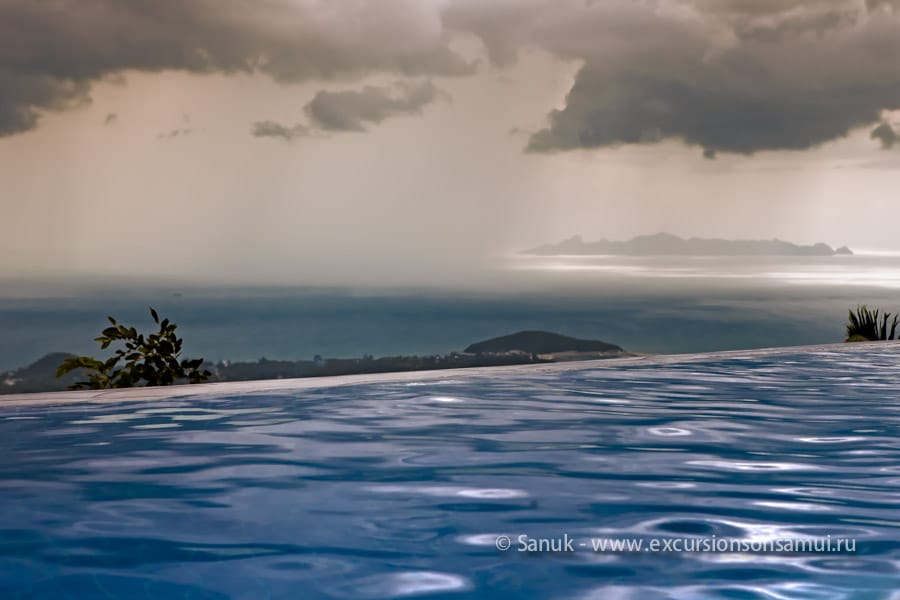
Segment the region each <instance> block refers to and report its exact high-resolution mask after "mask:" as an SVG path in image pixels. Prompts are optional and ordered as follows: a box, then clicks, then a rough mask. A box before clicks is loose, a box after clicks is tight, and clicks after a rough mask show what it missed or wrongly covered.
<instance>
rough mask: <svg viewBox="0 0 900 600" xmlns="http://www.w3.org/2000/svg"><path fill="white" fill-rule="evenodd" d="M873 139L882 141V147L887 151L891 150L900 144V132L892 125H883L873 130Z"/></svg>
mask: <svg viewBox="0 0 900 600" xmlns="http://www.w3.org/2000/svg"><path fill="white" fill-rule="evenodd" d="M871 138H872V139H873V140H878V141H880V142H881V147H882V148H884V149H885V150H890V149H891V148H893V147H894V145H895V144H897V143H900V132H898V131H897V130H896V129H894V128H893V127H892V126H891V124H890V123H882V124H880V125H879V126H878V127H876V128H875V129H873V130H872V133H871Z"/></svg>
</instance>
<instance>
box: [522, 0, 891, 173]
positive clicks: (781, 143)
mask: <svg viewBox="0 0 900 600" xmlns="http://www.w3.org/2000/svg"><path fill="white" fill-rule="evenodd" d="M710 4H714V3H713V2H712V0H709V1H707V2H699V1H698V2H697V3H696V4H695V8H696V7H697V6H699V5H710ZM715 4H716V6H717V8H718V9H719V11H720V13H718V14H717V13H715V12H713V13H711V14H710V13H701V12H699V11H692V10H690V7H689V6H688V5H683V7H682V8H683V9H684V10H683V11H676V10H674V9H673V8H672V7H673V5H672V4H669V5H668V8H666V9H663V8H662V7H663V5H662V4H659V5H658V6H657V8H656V9H654V10H649V9H646V8H641V9H636V8H634V6H637V5H632V8H631V9H627V8H622V9H620V10H618V11H615V12H614V13H613V14H606V15H604V14H603V11H604V10H607V11H608V10H609V6H610V5H609V4H606V5H604V9H602V10H599V11H585V12H584V14H582V16H581V20H582V23H583V27H584V29H583V30H582V31H583V33H584V34H585V37H581V36H580V35H579V34H578V33H577V32H578V29H577V28H573V27H572V26H571V25H569V24H567V26H566V27H565V28H558V27H551V28H548V29H545V30H543V31H541V32H540V37H541V38H542V39H543V40H544V45H545V47H548V48H551V49H554V50H555V51H556V52H558V53H560V54H563V55H567V56H571V57H576V58H580V59H581V60H582V61H583V66H582V68H581V69H580V70H579V72H578V74H577V76H576V79H575V82H574V84H573V86H572V88H571V90H570V91H569V94H568V96H567V98H566V102H565V106H564V107H563V108H562V109H560V110H555V111H553V112H551V113H550V115H549V117H548V120H549V124H548V126H547V127H546V128H545V129H543V130H541V131H539V132H537V133H535V134H534V135H533V136H532V138H531V139H530V141H529V144H528V150H530V151H532V152H551V151H559V150H569V149H576V148H597V147H615V146H618V145H622V144H641V143H653V142H656V141H659V140H663V139H677V140H682V141H684V142H685V143H687V144H693V145H698V146H700V147H702V148H703V149H705V150H706V151H707V155H710V153H716V152H731V153H739V154H752V153H754V152H758V151H763V150H803V149H807V148H811V147H814V146H817V145H819V144H822V143H824V142H828V141H831V140H835V139H838V138H841V137H843V136H845V135H847V134H848V133H849V132H850V131H851V130H852V129H854V128H858V127H861V126H865V125H869V124H872V123H876V122H878V121H879V120H880V118H881V115H882V112H883V111H884V110H890V109H896V108H900V69H898V68H897V67H896V57H897V56H900V15H897V14H894V12H892V11H888V10H882V9H881V8H878V12H877V13H874V12H873V13H867V12H866V11H865V9H864V8H863V7H862V5H856V4H855V3H848V2H785V3H783V5H779V6H780V8H777V9H776V8H773V9H772V10H771V11H770V12H763V11H764V9H765V8H766V5H767V3H766V2H762V3H761V6H756V7H755V9H754V10H755V11H756V12H750V11H749V9H746V10H743V11H742V12H741V11H739V9H742V8H743V7H744V6H747V5H749V6H750V7H753V6H754V3H743V4H738V3H729V2H727V1H726V2H720V3H715ZM730 4H733V6H729V5H730ZM644 6H647V5H644ZM854 6H855V9H854ZM785 7H787V8H785ZM851 13H852V17H851V16H849V15H850V14H851ZM829 17H833V18H829ZM592 23H593V26H591V24H592ZM610 23H615V24H616V27H617V28H618V31H612V30H607V31H603V29H604V27H606V28H608V27H609V24H610ZM813 23H815V26H813V25H812V24H813ZM591 29H593V30H595V31H596V30H598V29H599V30H600V31H603V33H602V34H601V35H602V38H603V40H604V41H603V42H601V43H595V44H591V43H589V41H588V39H587V38H586V32H587V31H589V30H591ZM763 29H765V30H766V31H767V34H766V35H764V36H763V35H761V34H760V31H762V30H763ZM623 34H624V35H623ZM625 36H627V38H626V37H625ZM632 40H639V41H637V42H636V41H632Z"/></svg>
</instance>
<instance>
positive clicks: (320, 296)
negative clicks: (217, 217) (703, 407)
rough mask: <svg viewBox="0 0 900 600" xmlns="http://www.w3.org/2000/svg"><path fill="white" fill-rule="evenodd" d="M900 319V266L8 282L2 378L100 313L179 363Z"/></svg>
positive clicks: (634, 260) (767, 331) (662, 337)
mask: <svg viewBox="0 0 900 600" xmlns="http://www.w3.org/2000/svg"><path fill="white" fill-rule="evenodd" d="M860 304H867V305H869V306H872V307H879V308H882V309H883V310H888V311H894V312H896V311H898V310H900V256H897V255H894V254H889V253H876V252H871V253H865V254H857V255H855V256H834V257H779V258H771V257H769V258H766V257H738V258H735V257H728V258H724V257H670V258H665V257H608V256H601V257H597V256H592V257H586V256H557V257H524V256H519V257H512V258H510V259H508V260H507V261H506V262H505V264H504V265H503V267H502V268H499V269H497V270H496V272H494V273H492V274H490V276H489V277H485V276H484V273H481V274H480V276H479V277H473V279H472V283H471V284H470V285H406V286H402V287H401V286H390V287H388V286H381V287H379V286H366V287H359V286H352V285H329V286H322V285H316V284H315V283H313V282H303V281H299V282H298V281H291V282H285V283H277V282H276V283H275V284H270V285H265V286H260V285H256V286H241V285H234V284H229V285H224V284H208V283H194V282H191V281H185V280H179V281H174V280H173V281H165V280H153V281H149V280H147V281H143V280H138V279H130V280H121V279H107V280H103V279H95V280H90V281H87V282H81V283H73V281H71V280H66V279H64V278H58V279H56V280H53V279H46V278H45V279H41V278H21V277H20V278H17V279H0V332H2V336H0V370H9V369H14V368H18V367H23V366H26V365H28V364H30V363H32V362H34V361H35V360H37V359H39V358H40V357H42V356H44V355H45V354H48V353H50V352H72V353H77V354H94V355H96V354H97V353H98V352H99V349H98V346H97V344H96V342H94V341H93V338H94V337H96V336H97V335H98V334H99V331H100V330H101V329H102V328H103V327H105V326H106V316H107V315H112V316H114V317H116V318H117V319H118V320H120V321H121V322H125V323H128V324H133V325H135V326H137V327H138V328H139V329H140V328H149V327H150V326H151V325H152V323H151V321H150V316H149V311H148V307H149V306H153V307H155V308H156V309H157V310H158V311H159V312H160V314H161V315H162V316H163V317H166V318H169V319H171V320H173V321H174V322H176V323H177V324H178V325H179V330H178V331H179V333H180V334H181V335H182V336H183V337H184V339H185V347H186V350H185V354H186V355H187V356H191V357H203V358H205V359H207V360H212V361H220V360H229V361H256V360H258V359H260V358H267V359H270V360H301V359H311V358H313V357H314V356H315V355H320V356H324V357H359V356H362V355H365V354H369V355H373V356H395V355H412V354H434V353H448V352H452V351H462V350H464V349H465V347H466V346H468V345H469V344H471V343H473V342H477V341H480V340H484V339H488V338H491V337H495V336H499V335H504V334H509V333H513V332H516V331H520V330H546V331H553V332H557V333H561V334H564V335H570V336H575V337H580V338H588V339H600V340H604V341H607V342H611V343H614V344H618V345H619V346H621V347H623V348H624V349H626V350H628V351H631V352H637V353H645V354H680V353H696V352H710V351H717V350H735V349H750V348H769V347H779V346H796V345H806V344H819V343H829V342H839V341H842V340H843V338H844V324H845V322H846V319H847V312H848V310H849V309H851V308H855V307H856V306H857V305H860Z"/></svg>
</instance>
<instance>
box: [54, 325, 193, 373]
mask: <svg viewBox="0 0 900 600" xmlns="http://www.w3.org/2000/svg"><path fill="white" fill-rule="evenodd" d="M150 316H151V317H153V322H154V323H156V324H157V325H159V331H157V332H156V333H152V334H149V335H147V336H145V335H144V334H142V333H138V331H137V329H135V328H134V327H126V326H125V325H120V324H119V323H117V322H116V320H115V319H113V318H112V317H107V319H109V322H110V323H111V326H110V327H107V328H106V329H104V330H103V331H102V332H101V334H100V337H97V338H94V340H95V341H97V342H99V343H100V348H101V349H102V350H106V349H107V348H108V347H109V346H110V345H111V344H113V343H116V342H122V343H124V347H122V348H119V349H117V350H116V352H115V354H113V355H112V356H111V357H109V358H108V359H106V360H98V359H96V358H93V357H91V356H76V357H74V358H68V359H66V360H65V361H63V363H62V364H61V365H60V366H59V367H58V368H57V369H56V376H57V377H62V376H63V375H65V374H66V373H69V372H71V371H74V370H76V369H84V370H85V372H86V374H87V381H79V382H77V383H75V384H74V385H72V386H70V389H73V390H78V389H94V390H97V389H106V388H128V387H138V386H157V385H172V384H174V383H180V382H183V381H186V382H189V383H202V382H204V381H206V380H207V379H209V377H210V372H209V371H207V370H201V369H200V367H201V366H202V365H203V359H202V358H197V359H193V360H191V359H182V360H179V357H180V356H181V349H182V345H183V340H182V339H181V338H180V337H178V336H177V335H175V330H176V329H177V327H178V326H177V325H176V324H175V323H171V322H170V321H169V320H168V319H163V320H162V321H160V319H159V314H157V312H156V310H154V309H153V307H151V308H150ZM120 362H123V364H122V365H121V366H119V363H120Z"/></svg>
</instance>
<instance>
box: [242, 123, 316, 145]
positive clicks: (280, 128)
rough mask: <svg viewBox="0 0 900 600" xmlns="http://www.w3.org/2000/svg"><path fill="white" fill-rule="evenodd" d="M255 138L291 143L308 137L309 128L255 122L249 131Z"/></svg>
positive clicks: (300, 125) (298, 125) (299, 125)
mask: <svg viewBox="0 0 900 600" xmlns="http://www.w3.org/2000/svg"><path fill="white" fill-rule="evenodd" d="M251 132H252V134H253V135H254V136H255V137H268V138H276V139H280V140H284V141H286V142H293V141H294V140H296V139H298V138H302V137H306V136H307V135H309V128H308V127H306V126H305V125H302V124H297V125H293V126H288V125H282V124H281V123H278V122H276V121H257V122H256V123H254V124H253V129H252V130H251Z"/></svg>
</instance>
